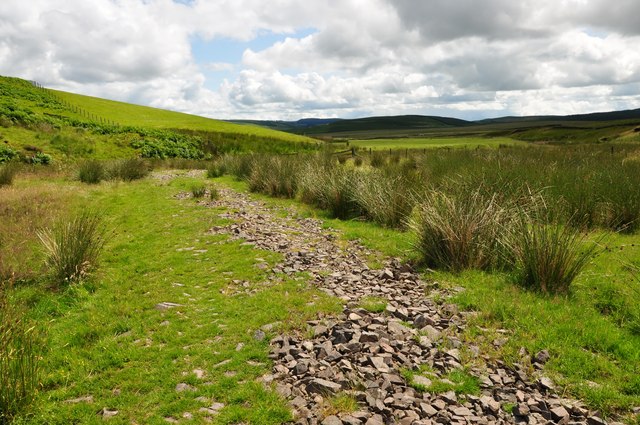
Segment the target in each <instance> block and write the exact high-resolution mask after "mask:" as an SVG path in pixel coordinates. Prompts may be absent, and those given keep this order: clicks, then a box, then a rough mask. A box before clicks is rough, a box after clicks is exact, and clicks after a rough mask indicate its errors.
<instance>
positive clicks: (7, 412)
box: [0, 282, 40, 425]
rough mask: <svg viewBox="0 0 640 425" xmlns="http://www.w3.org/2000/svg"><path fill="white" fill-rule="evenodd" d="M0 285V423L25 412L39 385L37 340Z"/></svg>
mask: <svg viewBox="0 0 640 425" xmlns="http://www.w3.org/2000/svg"><path fill="white" fill-rule="evenodd" d="M9 290H10V286H9V285H7V284H3V283H2V282H0V424H2V425H4V424H10V423H11V421H12V419H13V417H14V416H16V415H18V414H20V413H25V412H26V410H27V408H28V407H29V405H30V404H31V403H32V402H33V400H34V397H35V396H36V393H37V390H38V385H39V372H40V370H39V369H40V367H39V354H38V347H39V338H38V334H37V332H36V330H35V327H34V326H33V325H32V324H31V323H29V322H28V321H27V319H26V318H25V316H24V311H23V310H22V309H21V308H20V307H19V306H17V305H16V304H15V302H14V301H11V300H10V299H9Z"/></svg>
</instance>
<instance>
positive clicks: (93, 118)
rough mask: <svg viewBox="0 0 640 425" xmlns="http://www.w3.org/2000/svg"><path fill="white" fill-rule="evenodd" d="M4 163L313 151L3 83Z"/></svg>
mask: <svg viewBox="0 0 640 425" xmlns="http://www.w3.org/2000/svg"><path fill="white" fill-rule="evenodd" d="M0 124H1V125H2V127H3V132H2V135H1V136H2V137H4V145H2V146H0V163H1V162H6V161H9V160H14V159H21V160H23V161H24V162H29V163H35V164H48V163H50V162H51V161H52V160H53V159H61V160H68V159H76V158H92V159H113V158H121V157H130V156H140V157H143V158H155V159H169V158H185V159H196V160H201V159H208V158H211V157H213V156H216V155H220V154H222V153H225V152H234V153H238V152H251V151H256V152H274V153H285V152H298V151H313V150H316V149H317V144H316V143H315V142H313V141H312V140H311V139H308V138H306V137H302V136H297V135H292V134H288V133H282V132H278V131H273V130H267V129H264V128H261V127H257V126H247V125H237V124H231V123H226V122H222V121H217V120H212V119H207V118H202V117H196V116H193V115H187V114H181V113H177V112H169V111H163V110H160V109H155V108H148V107H142V106H136V105H130V104H126V103H121V102H113V101H108V100H105V99H97V98H91V97H87V96H80V95H76V94H72V93H64V92H58V91H54V90H48V89H43V88H39V87H36V86H34V85H33V84H31V83H30V82H27V81H24V80H20V79H17V78H7V77H0Z"/></svg>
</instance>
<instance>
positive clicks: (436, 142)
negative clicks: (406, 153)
mask: <svg viewBox="0 0 640 425" xmlns="http://www.w3.org/2000/svg"><path fill="white" fill-rule="evenodd" d="M525 144H526V143H525V142H521V141H518V140H515V139H511V138H508V137H492V138H487V137H443V138H438V137H430V138H413V137H411V138H398V139H368V140H366V139H365V140H350V141H349V146H355V147H356V148H359V149H362V150H368V149H372V150H389V149H392V150H402V149H433V148H475V147H492V148H497V147H500V146H518V145H525Z"/></svg>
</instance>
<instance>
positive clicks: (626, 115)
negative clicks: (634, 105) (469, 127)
mask: <svg viewBox="0 0 640 425" xmlns="http://www.w3.org/2000/svg"><path fill="white" fill-rule="evenodd" d="M634 119H640V109H628V110H624V111H611V112H593V113H590V114H575V115H532V116H524V117H513V116H510V117H500V118H491V119H485V120H479V121H475V123H476V124H498V123H517V122H539V121H583V122H584V121H586V122H597V121H620V120H634Z"/></svg>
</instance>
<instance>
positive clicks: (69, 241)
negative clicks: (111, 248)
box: [38, 211, 106, 285]
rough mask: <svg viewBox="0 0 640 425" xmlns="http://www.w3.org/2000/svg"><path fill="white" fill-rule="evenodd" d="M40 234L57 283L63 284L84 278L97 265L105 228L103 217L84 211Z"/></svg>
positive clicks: (48, 263) (103, 241) (104, 236)
mask: <svg viewBox="0 0 640 425" xmlns="http://www.w3.org/2000/svg"><path fill="white" fill-rule="evenodd" d="M38 237H39V238H40V241H41V242H42V246H43V247H44V249H45V252H46V255H47V258H46V264H47V266H49V268H50V269H51V274H52V276H53V278H54V280H55V284H56V285H61V284H63V283H69V282H73V281H77V280H79V279H82V278H84V277H85V276H87V275H88V274H89V272H91V271H92V270H93V269H95V268H96V266H97V263H98V258H99V256H100V252H101V251H102V248H103V246H104V243H105V238H106V230H105V228H104V225H103V220H102V216H100V215H99V214H98V213H95V212H91V211H85V212H82V213H81V214H79V215H77V216H75V217H73V218H71V219H70V220H64V221H61V222H58V223H57V224H56V225H55V226H54V227H53V228H51V229H47V230H44V231H40V232H39V233H38Z"/></svg>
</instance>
